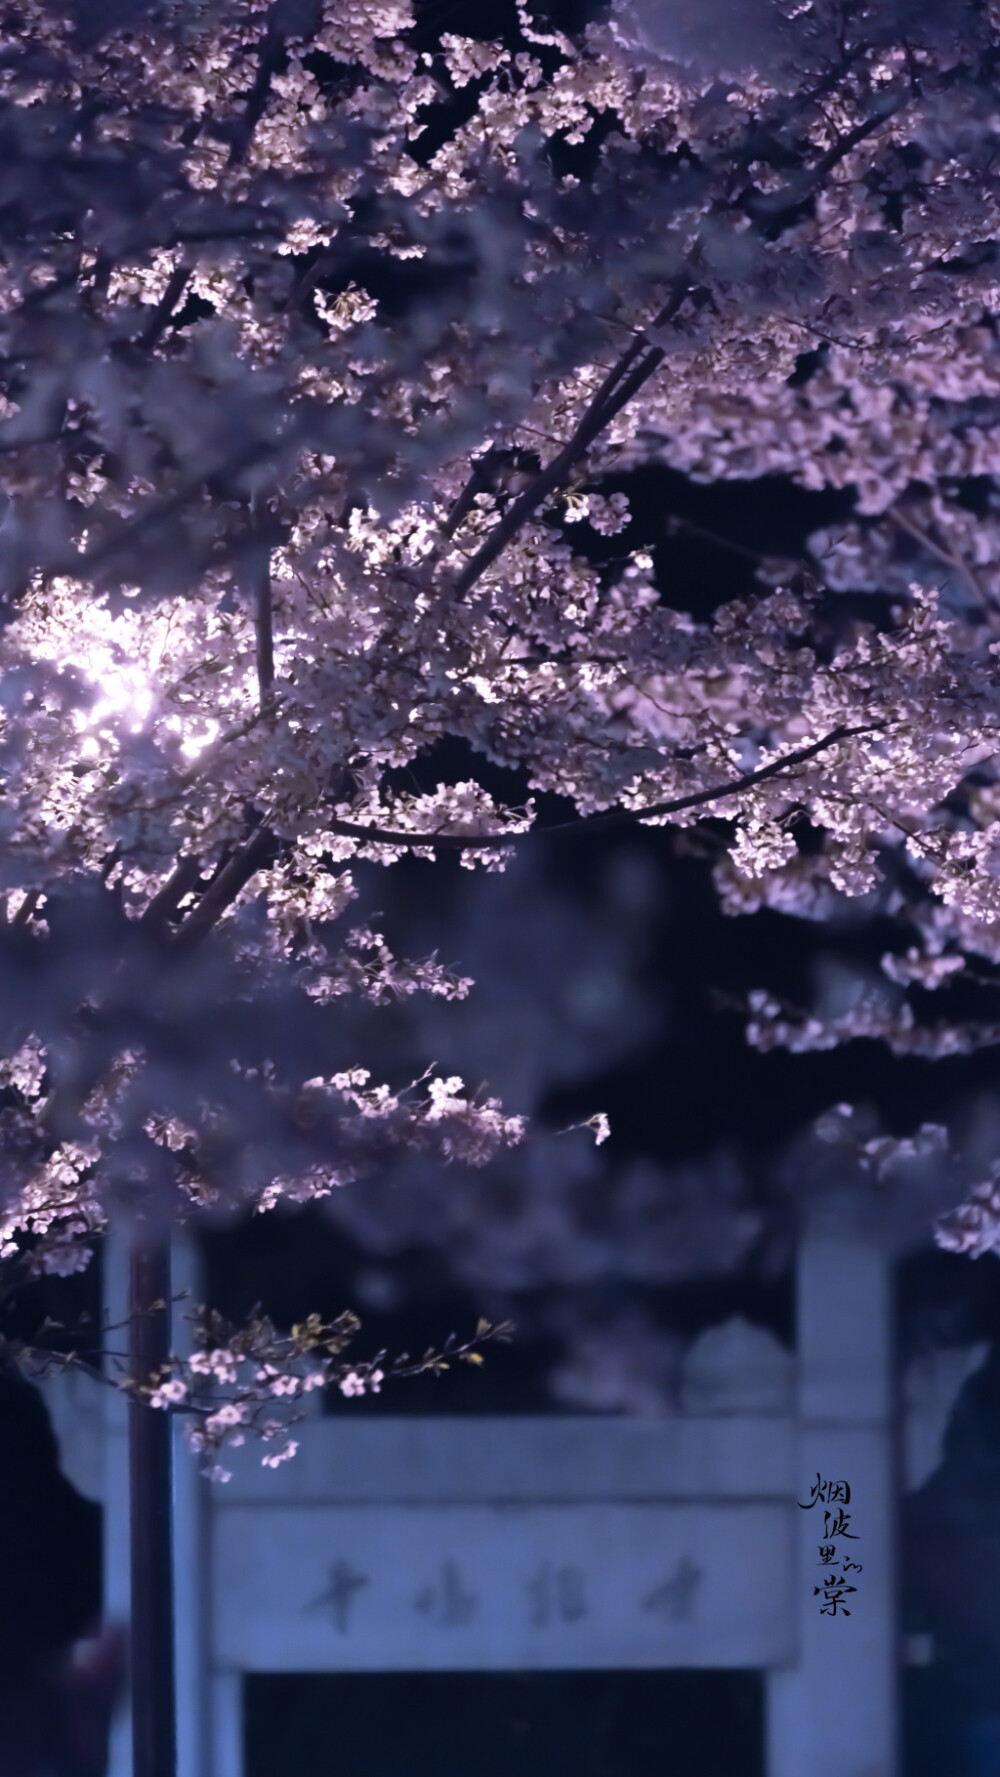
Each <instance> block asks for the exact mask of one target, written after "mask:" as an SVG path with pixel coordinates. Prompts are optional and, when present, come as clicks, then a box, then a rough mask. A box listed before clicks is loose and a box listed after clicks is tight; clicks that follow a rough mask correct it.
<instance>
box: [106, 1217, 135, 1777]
mask: <svg viewBox="0 0 1000 1777" xmlns="http://www.w3.org/2000/svg"><path fill="white" fill-rule="evenodd" d="M101 1262H102V1265H103V1268H104V1280H103V1282H104V1318H105V1322H106V1323H107V1324H108V1325H109V1326H110V1327H112V1328H113V1329H114V1331H112V1332H109V1333H106V1334H105V1337H104V1343H105V1345H106V1346H107V1347H108V1348H109V1349H110V1350H111V1351H116V1352H117V1351H120V1352H122V1353H124V1352H125V1351H126V1349H127V1346H128V1327H127V1326H126V1325H125V1318H126V1315H127V1313H128V1245H127V1242H126V1241H125V1240H124V1239H123V1238H122V1236H121V1235H120V1234H118V1233H117V1232H115V1231H114V1230H113V1229H112V1230H109V1232H108V1233H107V1234H106V1235H105V1237H104V1243H103V1247H102V1250H101ZM106 1362H107V1363H108V1366H109V1369H110V1373H111V1374H112V1375H114V1374H116V1373H118V1372H117V1371H116V1366H115V1365H114V1364H113V1363H112V1362H111V1360H106ZM125 1368H126V1366H125V1362H124V1359H123V1361H122V1363H121V1365H120V1373H121V1374H122V1375H124V1374H125ZM102 1398H103V1407H104V1484H103V1489H102V1494H103V1505H104V1619H105V1621H106V1622H109V1623H127V1622H128V1619H129V1610H130V1593H129V1586H130V1562H129V1505H128V1491H129V1490H128V1402H127V1400H126V1397H125V1395H124V1394H122V1393H121V1392H120V1391H119V1390H118V1389H113V1388H105V1389H104V1390H102ZM131 1773H132V1717H131V1712H130V1710H129V1706H128V1697H127V1695H126V1697H125V1699H124V1701H123V1703H122V1704H121V1705H120V1706H119V1708H118V1710H117V1711H116V1714H115V1719H114V1724H113V1726H112V1730H111V1757H110V1763H109V1767H108V1777H131Z"/></svg>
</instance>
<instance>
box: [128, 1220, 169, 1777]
mask: <svg viewBox="0 0 1000 1777" xmlns="http://www.w3.org/2000/svg"><path fill="white" fill-rule="evenodd" d="M155 1303H161V1304H162V1307H160V1308H154V1304H155ZM169 1304H170V1237H169V1234H168V1233H166V1232H164V1233H162V1234H159V1233H158V1234H156V1235H155V1236H153V1237H149V1236H147V1237H146V1239H145V1240H143V1238H142V1235H141V1233H140V1234H138V1235H137V1236H136V1237H135V1238H134V1240H133V1245H132V1250H131V1254H130V1260H129V1308H128V1320H129V1374H130V1376H132V1377H133V1378H134V1379H135V1380H136V1381H137V1382H145V1381H147V1380H148V1378H149V1376H150V1374H151V1373H152V1372H153V1371H154V1370H158V1369H159V1368H160V1367H161V1366H162V1365H163V1364H165V1363H166V1362H167V1359H168V1356H169V1351H170V1306H169ZM128 1421H129V1428H128V1443H129V1538H130V1550H131V1593H132V1625H131V1677H132V1777H177V1750H176V1729H175V1695H174V1689H175V1685H174V1591H173V1560H172V1537H171V1519H172V1511H171V1506H172V1497H171V1496H172V1491H173V1489H172V1485H171V1460H170V1444H171V1420H170V1414H169V1413H163V1412H159V1411H157V1410H156V1409H155V1408H153V1407H150V1406H149V1405H148V1404H147V1402H145V1401H143V1400H136V1399H132V1400H131V1401H130V1402H129V1409H128Z"/></svg>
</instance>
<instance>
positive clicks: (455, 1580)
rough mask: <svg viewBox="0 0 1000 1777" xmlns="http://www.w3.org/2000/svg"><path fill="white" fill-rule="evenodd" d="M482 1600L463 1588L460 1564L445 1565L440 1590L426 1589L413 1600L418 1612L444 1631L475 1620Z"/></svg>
mask: <svg viewBox="0 0 1000 1777" xmlns="http://www.w3.org/2000/svg"><path fill="white" fill-rule="evenodd" d="M478 1607H479V1599H478V1597H477V1596H476V1593H475V1592H467V1591H466V1590H465V1589H464V1587H463V1585H462V1578H461V1573H460V1571H459V1566H458V1562H457V1561H443V1562H442V1563H441V1579H440V1582H439V1583H438V1584H437V1585H436V1586H424V1587H423V1588H422V1589H421V1591H419V1592H418V1593H417V1594H416V1597H415V1598H414V1600H413V1608H414V1610H419V1611H422V1612H423V1614H424V1615H425V1616H427V1617H429V1618H430V1619H431V1621H432V1622H434V1623H437V1624H439V1625H440V1626H441V1627H442V1628H450V1627H454V1626H455V1625H456V1624H460V1623H468V1622H470V1621H471V1619H472V1618H473V1617H474V1616H475V1614H476V1611H477V1609H478Z"/></svg>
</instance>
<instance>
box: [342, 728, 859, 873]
mask: <svg viewBox="0 0 1000 1777" xmlns="http://www.w3.org/2000/svg"><path fill="white" fill-rule="evenodd" d="M884 726H885V724H884V723H883V722H865V723H863V724H860V725H859V726H858V727H856V728H849V727H847V726H846V725H844V724H842V725H841V726H840V727H839V728H834V729H832V730H831V732H830V733H829V734H826V735H824V736H823V739H822V740H816V741H813V743H812V745H811V746H808V747H800V748H799V750H798V751H797V752H794V753H785V754H784V755H783V757H782V758H780V759H772V761H771V763H770V765H762V766H761V768H760V770H759V771H750V772H746V773H745V774H744V776H743V777H739V778H737V779H736V781H735V783H731V784H713V785H712V786H711V788H709V789H707V790H693V791H692V792H691V794H690V795H688V796H675V797H673V798H672V800H671V801H669V802H654V803H653V804H652V805H651V806H650V807H649V808H613V809H609V810H608V812H607V813H606V814H590V815H582V816H581V817H580V818H579V819H578V820H574V821H557V822H555V823H554V825H553V826H551V827H529V828H528V830H527V832H524V833H468V834H465V833H401V832H395V831H389V830H388V829H387V828H384V827H375V826H367V827H365V826H362V825H361V824H360V823H359V822H355V821H343V820H331V821H330V822H329V830H330V832H331V833H342V834H343V835H344V837H345V838H349V839H366V840H368V841H369V842H370V843H372V844H377V845H406V846H430V847H432V848H433V849H434V850H435V851H503V850H504V849H506V848H507V847H508V846H511V845H516V843H517V841H518V840H519V839H526V838H528V837H529V835H530V836H531V837H532V838H534V837H536V836H538V835H540V834H541V835H544V837H545V838H549V837H550V836H551V835H554V834H560V835H561V834H564V833H581V834H583V833H593V832H597V831H601V832H607V831H608V830H609V829H610V828H613V827H634V826H636V825H637V824H638V823H640V822H642V821H648V820H653V819H655V818H657V817H659V816H663V815H669V814H679V813H680V812H681V810H682V809H685V808H698V807H701V806H703V805H705V804H707V803H709V802H720V801H721V800H722V799H723V797H725V796H738V795H740V794H741V792H742V791H744V790H749V789H752V788H753V786H754V784H762V783H764V782H766V781H767V780H768V779H769V778H773V777H779V776H780V775H781V773H783V772H784V771H787V770H788V768H789V767H790V766H793V765H804V764H805V763H806V761H807V760H808V759H815V758H816V756H817V754H819V753H822V752H825V750H826V749H827V747H832V746H836V745H838V743H839V742H840V741H842V740H849V739H850V738H851V737H852V736H853V735H856V734H874V733H876V732H878V731H879V730H880V729H882V728H883V727H884Z"/></svg>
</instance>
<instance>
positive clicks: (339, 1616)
mask: <svg viewBox="0 0 1000 1777" xmlns="http://www.w3.org/2000/svg"><path fill="white" fill-rule="evenodd" d="M370 1584H371V1581H370V1580H369V1577H368V1575H367V1574H366V1573H358V1572H357V1571H356V1569H355V1568H353V1567H352V1566H351V1564H350V1562H349V1561H344V1560H339V1561H335V1562H334V1564H333V1566H332V1567H331V1569H330V1583H329V1585H328V1586H327V1589H326V1591H325V1592H322V1593H321V1594H320V1596H319V1597H318V1598H314V1599H313V1600H312V1602H311V1603H309V1604H307V1605H306V1609H307V1610H328V1611H329V1612H330V1616H331V1617H332V1619H333V1622H334V1623H335V1624H336V1627H337V1628H338V1629H339V1630H340V1632H341V1634H342V1635H346V1634H347V1631H348V1629H349V1628H350V1626H351V1606H352V1605H353V1603H354V1597H355V1593H357V1592H359V1591H360V1590H361V1588H362V1587H363V1586H367V1585H370Z"/></svg>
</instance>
